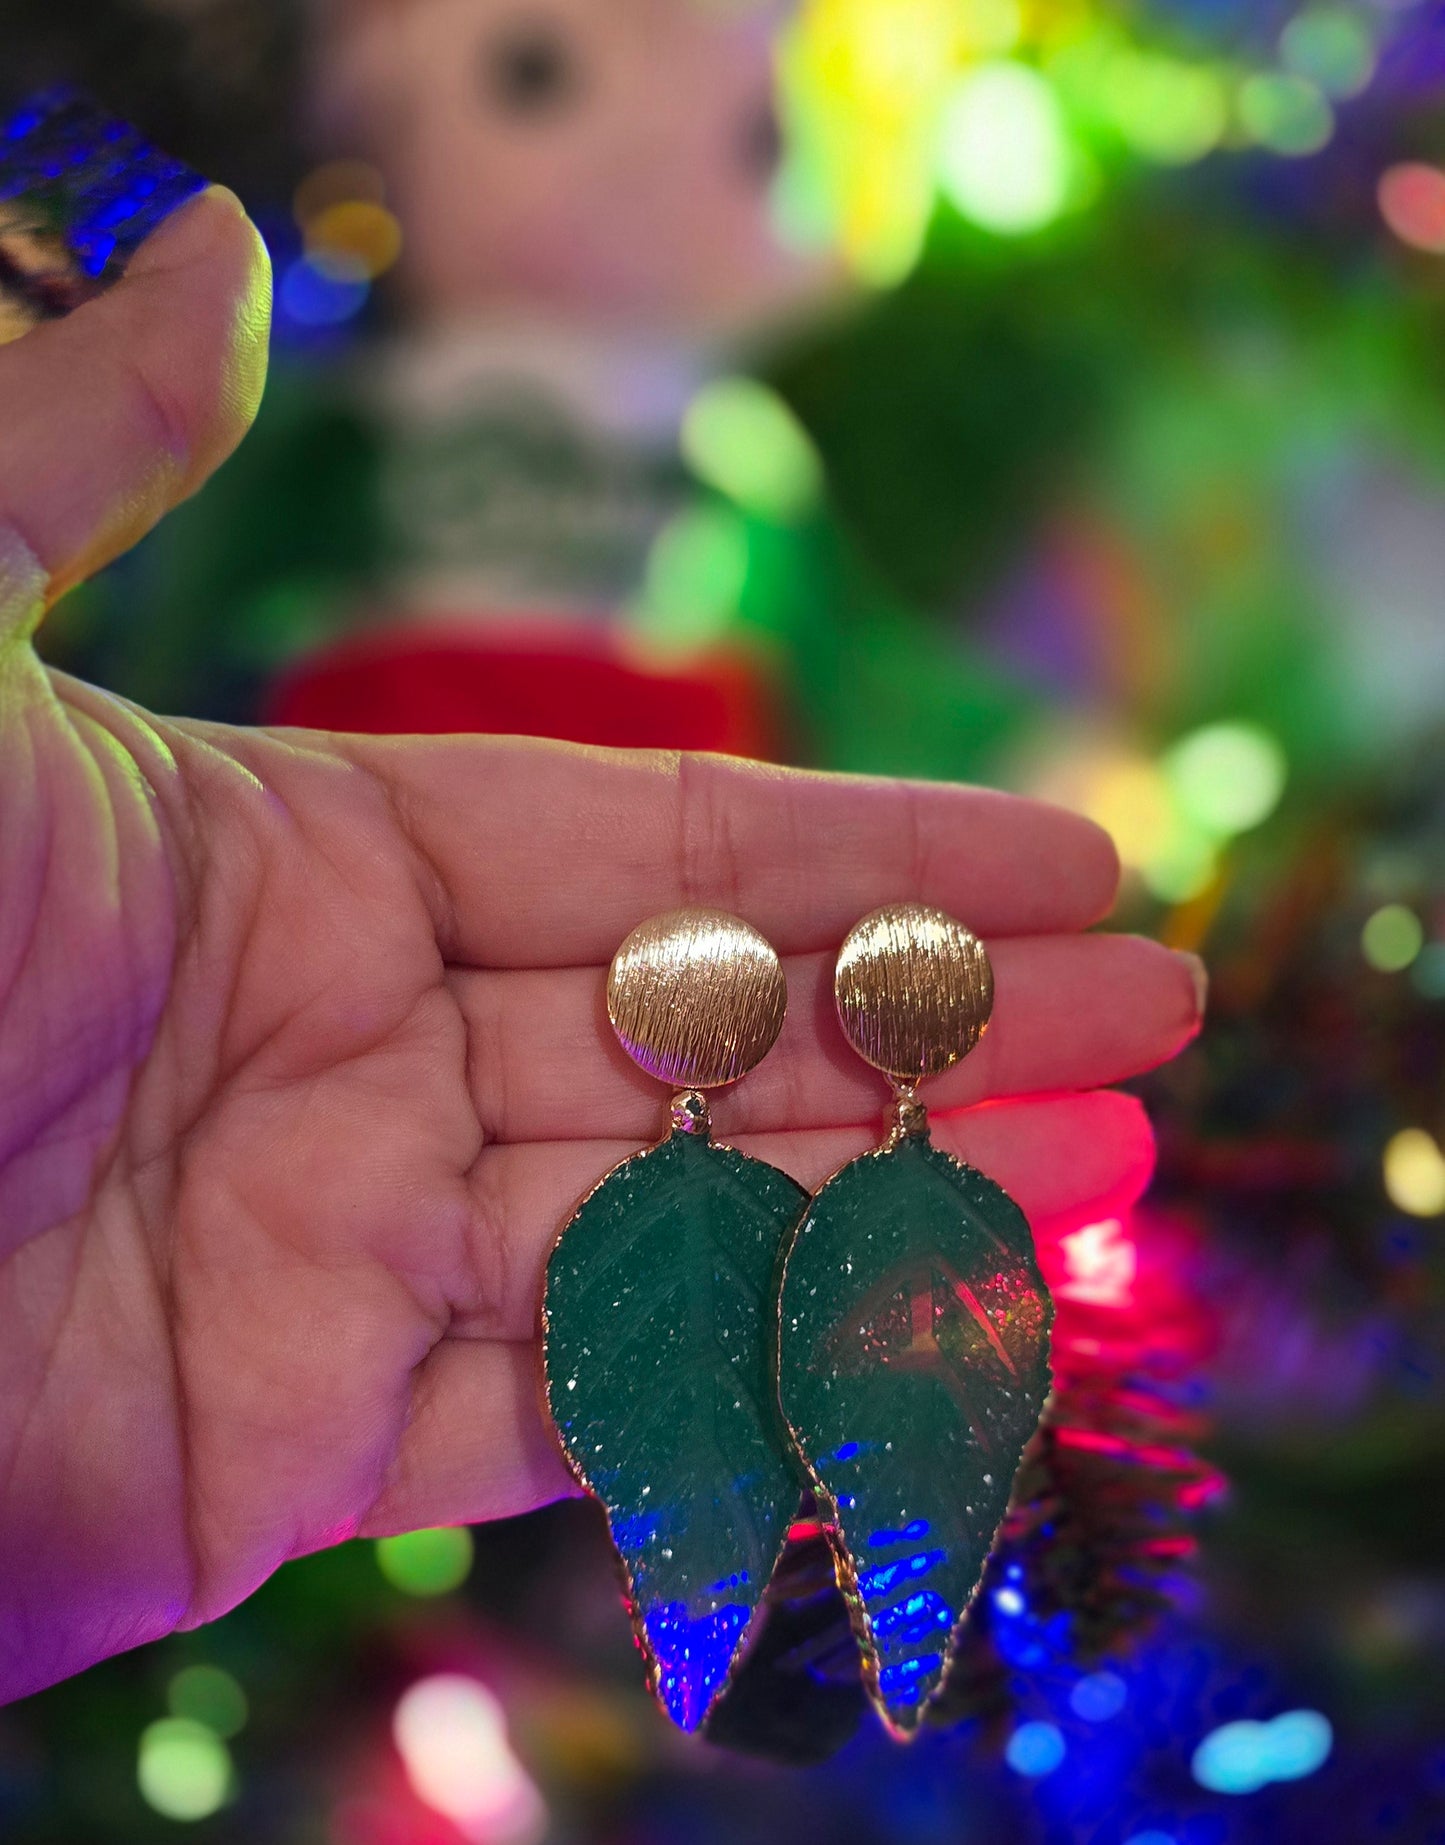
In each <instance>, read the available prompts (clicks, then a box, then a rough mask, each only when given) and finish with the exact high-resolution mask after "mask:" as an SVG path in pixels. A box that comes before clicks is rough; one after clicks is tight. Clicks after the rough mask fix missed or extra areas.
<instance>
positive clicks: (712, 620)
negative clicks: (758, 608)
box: [630, 505, 748, 658]
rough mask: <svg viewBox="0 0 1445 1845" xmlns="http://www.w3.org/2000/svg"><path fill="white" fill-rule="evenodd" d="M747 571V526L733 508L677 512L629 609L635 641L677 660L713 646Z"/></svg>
mask: <svg viewBox="0 0 1445 1845" xmlns="http://www.w3.org/2000/svg"><path fill="white" fill-rule="evenodd" d="M747 574H748V534H747V528H746V526H745V525H744V524H743V521H742V520H741V518H739V516H738V515H737V513H735V512H734V511H733V510H732V508H731V507H728V506H717V505H714V506H693V507H689V508H687V509H686V510H684V511H683V512H680V513H677V514H675V515H674V517H673V518H671V519H670V520H669V521H668V522H667V524H666V525H665V526H664V527H663V528H662V530H661V531H660V532H659V533H658V535H657V537H656V538H655V539H654V540H653V543H652V547H651V550H650V551H649V552H648V557H647V566H646V571H645V574H644V578H643V586H642V594H641V596H640V597H639V599H638V601H637V603H636V604H635V605H634V607H633V608H632V610H631V611H630V626H631V632H632V636H633V638H634V640H636V641H637V642H639V643H641V644H642V645H643V646H644V647H646V648H647V649H648V650H649V651H651V652H652V653H654V654H657V655H659V656H675V657H678V658H685V657H686V656H687V655H688V654H692V653H697V652H700V651H702V650H704V649H706V648H708V647H710V646H713V645H714V644H715V643H716V642H717V641H718V640H719V639H720V638H721V636H722V635H723V634H724V633H725V632H726V630H727V627H728V624H729V622H730V620H731V619H732V616H733V615H734V613H735V612H736V610H737V606H738V599H739V598H740V596H741V595H742V593H743V588H744V585H745V584H746V582H747Z"/></svg>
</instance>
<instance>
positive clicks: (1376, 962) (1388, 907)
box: [1360, 903, 1425, 974]
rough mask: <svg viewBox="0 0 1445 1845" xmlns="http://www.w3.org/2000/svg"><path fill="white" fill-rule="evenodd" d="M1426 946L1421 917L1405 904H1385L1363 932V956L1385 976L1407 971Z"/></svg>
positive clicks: (1361, 935)
mask: <svg viewBox="0 0 1445 1845" xmlns="http://www.w3.org/2000/svg"><path fill="white" fill-rule="evenodd" d="M1424 945H1425V930H1424V928H1423V926H1422V925H1421V922H1420V918H1419V917H1418V916H1417V915H1416V914H1415V912H1414V911H1413V910H1411V909H1407V908H1406V907H1405V905H1404V904H1403V903H1387V904H1385V905H1383V906H1382V907H1381V908H1380V909H1378V910H1376V911H1375V913H1374V915H1373V916H1371V917H1370V918H1369V920H1368V921H1367V922H1366V924H1365V926H1364V928H1363V929H1362V930H1361V931H1360V950H1361V953H1362V954H1363V955H1364V957H1365V959H1366V960H1367V961H1368V962H1369V964H1370V966H1371V967H1373V968H1374V969H1375V970H1376V971H1377V972H1378V973H1381V974H1398V973H1401V972H1403V971H1404V969H1405V968H1407V967H1408V966H1409V965H1410V963H1411V962H1412V961H1413V960H1414V959H1415V957H1416V955H1418V954H1419V952H1420V950H1421V949H1422V948H1423V947H1424Z"/></svg>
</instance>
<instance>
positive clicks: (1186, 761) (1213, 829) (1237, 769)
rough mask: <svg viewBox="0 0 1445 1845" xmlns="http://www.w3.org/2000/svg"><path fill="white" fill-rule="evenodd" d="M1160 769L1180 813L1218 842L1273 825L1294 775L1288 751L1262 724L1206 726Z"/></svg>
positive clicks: (1176, 748) (1184, 740) (1179, 746)
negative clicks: (1290, 775)
mask: <svg viewBox="0 0 1445 1845" xmlns="http://www.w3.org/2000/svg"><path fill="white" fill-rule="evenodd" d="M1160 766H1161V768H1162V769H1163V771H1164V776H1165V780H1166V781H1167V783H1168V785H1169V788H1170V790H1171V792H1172V793H1173V796H1174V798H1175V800H1176V801H1177V802H1178V804H1179V807H1180V811H1181V812H1182V813H1183V814H1184V815H1185V816H1186V817H1187V818H1188V819H1189V820H1191V821H1193V823H1194V824H1195V826H1197V827H1199V828H1200V829H1201V830H1202V831H1203V832H1205V833H1206V834H1208V835H1210V836H1211V837H1213V838H1215V839H1228V838H1230V837H1231V836H1232V835H1233V834H1235V833H1245V832H1248V831H1249V829H1250V828H1251V827H1254V826H1258V825H1259V824H1260V822H1261V821H1262V820H1266V819H1268V818H1269V816H1270V814H1272V813H1273V812H1274V810H1275V808H1276V807H1277V806H1278V805H1279V799H1280V796H1281V795H1282V794H1283V792H1284V785H1285V778H1286V775H1287V773H1288V770H1287V765H1286V763H1285V756H1284V751H1283V750H1282V749H1281V748H1280V746H1279V744H1278V743H1277V742H1276V741H1275V739H1274V738H1273V737H1272V736H1271V735H1270V734H1269V732H1268V731H1266V730H1261V729H1260V728H1259V726H1258V725H1256V724H1237V723H1221V724H1206V725H1205V726H1204V727H1203V728H1202V729H1200V730H1195V731H1191V732H1190V734H1189V735H1188V736H1187V737H1182V738H1181V739H1180V741H1179V742H1178V743H1176V744H1175V745H1174V747H1173V748H1172V749H1171V750H1169V751H1168V752H1167V754H1166V755H1165V757H1164V759H1163V762H1162V763H1161V765H1160Z"/></svg>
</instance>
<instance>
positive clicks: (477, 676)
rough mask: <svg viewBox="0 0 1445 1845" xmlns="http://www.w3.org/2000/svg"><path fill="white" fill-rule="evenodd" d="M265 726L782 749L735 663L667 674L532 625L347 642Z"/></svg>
mask: <svg viewBox="0 0 1445 1845" xmlns="http://www.w3.org/2000/svg"><path fill="white" fill-rule="evenodd" d="M265 717H266V721H267V722H268V723H271V724H284V725H297V726H300V727H301V728H303V729H310V730H342V731H347V730H349V731H363V732H366V733H368V734H380V735H390V736H395V735H438V734H442V733H453V732H482V733H485V734H488V735H507V736H527V737H553V738H559V739H561V740H563V741H565V742H569V743H591V744H602V745H607V746H609V747H612V748H618V749H629V748H631V749H690V750H720V751H723V752H725V753H727V754H729V755H736V756H758V757H763V758H776V757H777V756H778V755H779V753H780V741H781V739H780V735H779V728H778V725H777V721H776V716H775V713H774V710H773V700H772V698H771V695H770V693H769V690H768V688H767V686H766V684H765V683H764V680H763V677H762V675H761V673H760V672H759V671H758V669H757V668H756V666H755V665H754V664H753V663H752V662H751V661H750V660H748V659H747V658H746V657H744V656H742V655H738V654H725V653H715V654H710V655H708V656H707V657H706V658H704V659H700V660H698V661H695V662H690V663H689V664H688V665H687V666H686V667H685V668H683V667H679V668H677V669H675V670H672V671H667V672H664V671H660V670H654V669H652V668H650V667H648V666H647V665H646V664H644V663H643V662H641V661H637V660H633V659H630V658H628V657H626V656H625V655H624V653H623V651H622V649H621V648H620V647H619V646H618V644H617V642H616V640H615V639H614V638H613V637H611V636H609V635H606V634H602V633H597V634H594V633H593V632H592V631H590V630H588V629H579V628H578V627H577V626H575V625H574V624H554V625H553V626H551V627H550V628H549V627H548V626H547V625H545V624H542V623H538V622H534V621H530V620H529V621H528V622H527V623H526V624H525V626H523V625H520V624H519V625H518V626H516V627H514V628H508V627H502V626H497V625H493V624H490V623H489V624H487V625H485V626H483V625H481V624H479V623H477V622H475V621H469V620H454V621H448V620H438V621H432V622H428V623H425V624H418V623H406V624H404V625H396V624H394V625H389V626H387V627H384V628H377V629H372V630H369V631H367V632H365V633H362V634H358V635H353V636H350V637H348V638H347V639H346V640H344V641H341V642H339V643H337V644H336V645H335V646H332V647H329V648H327V649H325V650H324V651H322V652H320V653H316V654H312V655H309V656H308V657H307V658H305V659H304V660H302V661H300V662H299V663H298V664H297V665H296V666H294V667H293V668H292V669H291V670H290V671H289V672H288V673H286V674H285V675H284V676H283V677H282V679H281V680H280V681H279V683H278V684H277V685H276V686H275V687H274V689H273V691H272V694H271V697H270V699H269V700H268V703H267V709H266V713H265Z"/></svg>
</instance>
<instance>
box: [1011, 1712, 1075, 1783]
mask: <svg viewBox="0 0 1445 1845" xmlns="http://www.w3.org/2000/svg"><path fill="white" fill-rule="evenodd" d="M1066 1753H1067V1751H1066V1748H1065V1744H1064V1736H1063V1732H1062V1730H1060V1728H1059V1727H1058V1725H1057V1724H1056V1723H1021V1724H1020V1725H1019V1727H1018V1728H1017V1729H1016V1730H1015V1731H1014V1733H1013V1735H1012V1736H1010V1737H1009V1739H1008V1746H1007V1747H1006V1748H1005V1750H1004V1760H1005V1761H1006V1762H1007V1763H1008V1765H1009V1767H1010V1768H1012V1769H1013V1771H1014V1773H1015V1774H1020V1775H1027V1776H1028V1777H1029V1778H1030V1779H1031V1780H1041V1779H1042V1778H1043V1777H1044V1776H1045V1775H1051V1774H1052V1773H1053V1772H1054V1770H1055V1769H1056V1768H1057V1767H1058V1766H1059V1764H1060V1763H1061V1762H1062V1761H1063V1759H1064V1756H1065V1754H1066Z"/></svg>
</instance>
